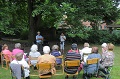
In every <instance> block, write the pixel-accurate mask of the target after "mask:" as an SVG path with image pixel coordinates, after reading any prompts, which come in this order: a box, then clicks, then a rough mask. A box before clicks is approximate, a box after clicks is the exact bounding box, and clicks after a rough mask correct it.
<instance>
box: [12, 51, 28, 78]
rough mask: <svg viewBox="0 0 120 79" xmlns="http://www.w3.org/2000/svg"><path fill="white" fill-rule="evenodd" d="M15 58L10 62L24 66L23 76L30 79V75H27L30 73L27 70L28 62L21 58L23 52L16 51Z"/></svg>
mask: <svg viewBox="0 0 120 79" xmlns="http://www.w3.org/2000/svg"><path fill="white" fill-rule="evenodd" d="M15 58H16V60H13V61H12V62H11V64H21V65H22V66H23V67H24V73H25V76H24V77H25V78H26V79H30V77H29V73H30V71H29V65H28V63H27V62H26V61H25V60H23V59H22V58H23V53H22V52H19V53H17V54H16V55H15ZM20 73H21V72H20ZM18 79H19V78H18Z"/></svg>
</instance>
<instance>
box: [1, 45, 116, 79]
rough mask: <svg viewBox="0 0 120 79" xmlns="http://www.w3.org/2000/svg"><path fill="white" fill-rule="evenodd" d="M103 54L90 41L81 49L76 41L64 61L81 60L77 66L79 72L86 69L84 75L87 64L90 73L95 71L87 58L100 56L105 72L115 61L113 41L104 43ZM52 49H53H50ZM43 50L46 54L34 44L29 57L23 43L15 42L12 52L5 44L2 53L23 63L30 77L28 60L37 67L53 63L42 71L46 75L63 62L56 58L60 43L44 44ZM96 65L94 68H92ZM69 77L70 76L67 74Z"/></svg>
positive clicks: (53, 71) (12, 59)
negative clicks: (39, 64) (48, 68)
mask: <svg viewBox="0 0 120 79" xmlns="http://www.w3.org/2000/svg"><path fill="white" fill-rule="evenodd" d="M101 46H102V53H101V54H102V55H101V54H100V53H99V52H98V51H99V50H98V47H97V46H94V47H92V48H90V46H89V43H84V48H83V49H81V50H79V49H78V46H77V44H76V43H73V44H72V45H71V49H70V50H68V52H67V53H66V55H65V59H64V61H67V60H80V61H81V63H80V66H79V67H75V68H76V70H77V71H78V72H80V71H81V70H82V69H83V71H84V73H83V76H84V75H85V73H86V66H87V67H90V69H89V70H88V73H90V74H91V72H94V71H95V69H96V68H95V65H94V64H92V65H87V64H86V60H87V59H92V58H98V59H99V70H101V71H103V72H105V67H107V66H112V65H113V64H114V63H113V62H114V53H113V48H114V45H113V44H112V43H108V44H106V43H103V44H102V45H101ZM50 49H52V51H51V50H50ZM43 52H44V55H41V54H40V52H38V46H37V45H36V44H33V45H32V46H31V49H30V53H29V55H28V57H27V56H26V54H25V53H24V51H23V50H22V49H21V44H20V43H16V44H15V49H13V50H12V52H11V51H10V50H9V49H8V46H7V45H6V44H4V45H3V47H2V53H3V54H7V55H8V56H9V60H10V62H11V63H14V64H22V66H23V67H24V68H25V69H24V71H25V78H26V79H30V77H29V73H30V71H29V68H30V66H29V64H28V63H27V62H28V61H29V62H30V63H31V64H32V65H33V66H34V67H36V64H37V63H52V64H53V65H52V66H53V67H52V69H51V70H47V71H45V72H43V71H42V72H40V74H41V75H46V74H55V73H56V69H55V65H56V64H61V63H62V60H61V59H59V58H56V57H57V56H61V52H60V51H59V46H58V45H53V46H52V48H50V47H49V46H44V47H43ZM84 53H87V54H88V56H85V57H83V56H84ZM30 57H38V59H37V60H30V59H29V58H30ZM92 66H94V68H92ZM64 71H65V72H69V73H74V72H72V71H69V69H66V68H65V69H64ZM66 78H68V76H66Z"/></svg>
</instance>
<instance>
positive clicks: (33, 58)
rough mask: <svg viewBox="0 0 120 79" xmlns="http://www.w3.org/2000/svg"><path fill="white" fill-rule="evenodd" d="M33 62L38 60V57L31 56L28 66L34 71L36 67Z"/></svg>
mask: <svg viewBox="0 0 120 79" xmlns="http://www.w3.org/2000/svg"><path fill="white" fill-rule="evenodd" d="M31 60H38V57H31V56H29V61H28V64H29V66H30V67H32V69H33V70H34V66H33V65H32V64H31Z"/></svg>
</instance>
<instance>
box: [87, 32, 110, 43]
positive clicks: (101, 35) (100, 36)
mask: <svg viewBox="0 0 120 79" xmlns="http://www.w3.org/2000/svg"><path fill="white" fill-rule="evenodd" d="M110 38H111V34H110V32H109V31H107V30H93V31H91V32H90V37H89V41H90V42H91V43H97V44H101V43H103V42H106V43H108V42H111V40H110Z"/></svg>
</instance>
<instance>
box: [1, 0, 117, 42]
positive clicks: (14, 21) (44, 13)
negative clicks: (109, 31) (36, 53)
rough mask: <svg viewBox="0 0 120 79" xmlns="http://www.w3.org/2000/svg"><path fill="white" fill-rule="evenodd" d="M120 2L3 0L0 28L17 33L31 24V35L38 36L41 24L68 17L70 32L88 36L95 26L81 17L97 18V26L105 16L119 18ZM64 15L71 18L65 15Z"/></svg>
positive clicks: (49, 25) (55, 23)
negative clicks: (92, 26)
mask: <svg viewBox="0 0 120 79" xmlns="http://www.w3.org/2000/svg"><path fill="white" fill-rule="evenodd" d="M117 3H118V0H1V1H0V4H1V5H0V7H1V8H0V11H1V12H0V28H1V29H0V31H2V32H4V33H6V34H11V35H13V34H16V33H20V32H21V31H23V29H26V28H27V30H28V28H29V31H31V32H30V35H29V36H30V37H31V38H35V37H34V35H35V32H36V31H37V30H38V28H40V27H43V26H44V28H52V27H55V28H56V29H57V28H58V27H59V24H60V23H61V22H62V21H63V20H64V21H65V22H66V23H67V26H69V27H71V28H70V29H69V30H68V31H67V34H68V36H70V37H79V38H82V39H88V37H89V36H90V34H89V32H90V31H91V29H89V28H86V27H84V26H83V25H82V23H81V20H84V21H86V20H87V21H91V22H94V26H97V23H98V21H101V20H105V21H106V22H107V23H111V22H113V21H116V18H117V17H118V15H119V12H118V11H119V10H118V9H117V8H116V6H117V5H118V4H117ZM63 15H66V16H67V18H66V19H63ZM28 26H29V27H28ZM32 41H34V39H32Z"/></svg>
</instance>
